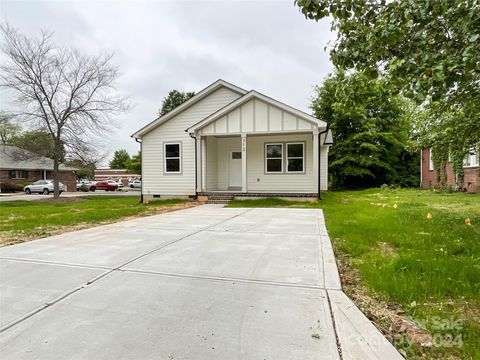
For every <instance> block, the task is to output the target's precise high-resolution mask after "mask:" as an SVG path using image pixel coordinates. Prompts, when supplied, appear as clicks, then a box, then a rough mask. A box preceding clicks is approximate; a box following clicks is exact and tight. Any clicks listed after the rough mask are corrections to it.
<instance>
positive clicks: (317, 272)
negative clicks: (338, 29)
mask: <svg viewBox="0 0 480 360" xmlns="http://www.w3.org/2000/svg"><path fill="white" fill-rule="evenodd" d="M0 266H1V267H0V292H1V295H0V314H1V317H0V337H1V340H0V341H1V343H0V346H1V348H0V357H1V358H5V359H47V358H48V359H88V358H92V359H304V360H306V359H340V358H343V359H379V358H381V359H397V358H398V359H401V357H400V355H399V354H398V353H397V352H396V351H395V349H394V348H393V347H392V346H391V345H390V343H388V341H387V340H386V339H385V338H383V336H382V335H381V334H380V333H379V332H378V331H377V330H376V329H375V327H373V325H372V324H371V323H370V322H368V320H367V319H366V318H365V317H364V316H363V315H362V313H361V312H360V311H359V310H358V309H357V308H356V307H355V305H353V303H352V302H351V301H350V300H349V299H348V298H347V297H346V296H345V295H344V294H343V293H342V291H341V289H340V282H339V277H338V272H337V268H336V264H335V259H334V256H333V251H332V248H331V244H330V240H329V238H328V234H327V232H326V229H325V225H324V220H323V214H322V211H321V210H316V209H231V208H222V207H220V206H217V205H203V206H198V207H195V208H190V209H186V210H182V211H177V212H172V213H167V214H163V215H158V216H151V217H147V218H140V219H135V220H130V221H124V222H120V223H116V224H111V225H106V226H101V227H96V228H92V229H87V230H81V231H76V232H72V233H67V234H63V235H59V236H53V237H49V238H45V239H41V240H36V241H32V242H29V243H24V244H19V245H14V246H9V247H6V248H2V249H0ZM339 349H341V352H339Z"/></svg>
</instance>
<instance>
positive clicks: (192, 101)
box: [132, 79, 247, 139]
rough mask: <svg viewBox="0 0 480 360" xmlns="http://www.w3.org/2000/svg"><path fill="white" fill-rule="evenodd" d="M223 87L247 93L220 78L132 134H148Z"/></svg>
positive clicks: (134, 135) (137, 136)
mask: <svg viewBox="0 0 480 360" xmlns="http://www.w3.org/2000/svg"><path fill="white" fill-rule="evenodd" d="M221 87H225V88H227V89H230V90H232V91H234V92H236V93H238V94H240V95H244V94H246V93H247V91H246V90H244V89H242V88H240V87H238V86H236V85H233V84H230V83H229V82H227V81H224V80H222V79H219V80H217V81H215V82H214V83H213V84H210V85H209V86H207V87H206V88H204V89H203V90H201V91H199V92H198V93H197V94H195V95H194V96H193V97H191V98H190V99H188V100H187V101H185V102H184V103H183V104H181V105H180V106H177V107H176V108H175V109H173V110H172V111H170V112H168V113H167V114H165V115H163V116H160V117H158V118H157V119H155V120H154V121H152V122H151V123H149V124H147V125H146V126H144V127H143V128H141V129H140V130H138V131H137V132H136V133H134V134H132V137H133V138H135V139H138V138H141V137H142V136H143V135H145V134H147V133H148V132H150V131H151V130H153V129H154V128H156V127H157V126H159V125H161V124H163V123H164V122H166V121H168V120H170V119H171V118H173V117H174V116H175V115H178V114H179V113H181V112H182V111H184V110H185V109H187V108H189V107H190V106H192V105H193V104H195V103H197V102H199V101H200V100H202V99H203V98H205V97H206V96H208V95H210V94H211V93H213V92H214V91H216V90H218V89H219V88H221Z"/></svg>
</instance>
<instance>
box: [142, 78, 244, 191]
mask: <svg viewBox="0 0 480 360" xmlns="http://www.w3.org/2000/svg"><path fill="white" fill-rule="evenodd" d="M238 97H240V94H238V93H236V92H234V91H232V90H229V89H227V88H220V89H218V90H216V91H215V92H213V93H211V94H210V95H208V96H206V97H205V98H203V99H201V100H200V101H198V102H197V103H196V104H194V105H192V106H190V107H189V108H187V109H186V110H184V111H183V112H181V113H180V114H178V115H176V116H175V117H173V118H171V119H170V120H168V121H166V122H165V123H163V124H161V125H159V126H158V127H156V128H155V129H153V130H152V131H150V132H149V133H147V134H146V135H144V136H143V137H142V163H143V174H142V183H143V184H142V185H143V193H144V194H147V195H168V196H189V195H194V194H195V140H194V139H192V138H191V137H190V136H189V134H188V133H187V132H185V129H187V128H188V127H190V126H192V125H194V124H195V123H197V122H199V121H201V120H202V119H204V118H205V117H207V116H208V115H210V114H212V113H214V112H215V111H217V110H218V109H220V108H222V107H223V106H225V105H227V104H228V103H230V102H232V101H233V100H235V99H237V98H238ZM175 142H180V143H181V151H182V156H181V162H182V164H181V170H182V172H181V173H180V174H165V173H164V157H163V146H164V144H165V143H175Z"/></svg>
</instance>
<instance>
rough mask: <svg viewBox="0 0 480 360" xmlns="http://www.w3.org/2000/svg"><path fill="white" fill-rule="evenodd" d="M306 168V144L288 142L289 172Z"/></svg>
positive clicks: (298, 171) (297, 171)
mask: <svg viewBox="0 0 480 360" xmlns="http://www.w3.org/2000/svg"><path fill="white" fill-rule="evenodd" d="M304 169H305V144H304V143H303V142H300V143H287V173H300V172H303V171H304Z"/></svg>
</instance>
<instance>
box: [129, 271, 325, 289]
mask: <svg viewBox="0 0 480 360" xmlns="http://www.w3.org/2000/svg"><path fill="white" fill-rule="evenodd" d="M120 270H121V271H124V272H129V273H137V274H149V275H158V276H168V277H180V278H188V279H196V280H212V281H223V282H238V283H246V284H254V285H268V286H281V287H290V288H302V289H314V290H325V291H326V290H328V289H326V288H325V287H322V286H318V285H309V284H299V283H288V282H281V281H271V280H258V279H257V280H255V279H245V278H231V277H224V276H210V275H194V274H178V273H169V272H162V271H151V270H141V269H120Z"/></svg>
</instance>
